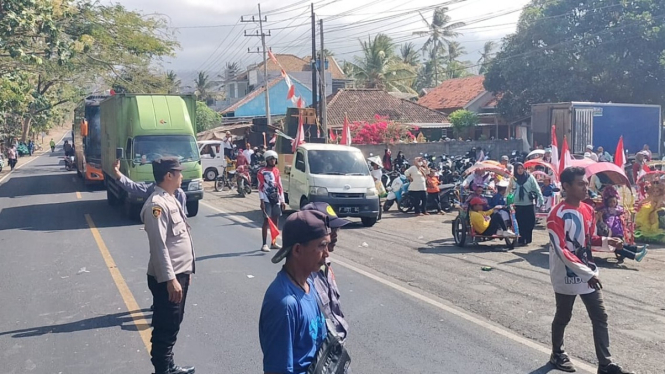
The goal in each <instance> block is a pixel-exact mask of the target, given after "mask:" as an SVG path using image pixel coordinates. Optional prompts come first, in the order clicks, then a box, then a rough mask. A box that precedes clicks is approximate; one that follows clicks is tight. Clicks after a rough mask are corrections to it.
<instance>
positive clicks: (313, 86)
mask: <svg viewBox="0 0 665 374" xmlns="http://www.w3.org/2000/svg"><path fill="white" fill-rule="evenodd" d="M310 64H312V106H313V107H314V111H316V104H317V100H316V90H317V87H318V86H317V85H316V15H315V14H314V3H312V58H311V60H310ZM317 116H318V115H317Z"/></svg>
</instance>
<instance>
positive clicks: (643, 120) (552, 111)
mask: <svg viewBox="0 0 665 374" xmlns="http://www.w3.org/2000/svg"><path fill="white" fill-rule="evenodd" d="M662 123H663V122H662V119H661V107H660V105H641V104H614V103H589V102H567V103H547V104H535V105H532V106H531V130H532V139H531V144H532V145H533V144H534V143H535V144H539V145H545V146H547V145H549V144H552V139H551V137H552V136H551V133H552V130H551V128H552V125H556V136H557V142H558V144H559V146H561V145H562V143H563V136H564V135H565V136H566V139H567V140H568V146H569V148H570V151H571V153H577V154H582V153H584V152H585V148H586V146H587V145H593V146H594V150H595V149H597V148H598V147H599V146H602V147H603V148H605V150H606V151H608V152H610V153H613V152H614V150H615V149H616V146H617V142H618V141H619V137H621V136H623V142H624V143H623V144H624V149H625V150H626V151H627V152H629V153H635V152H637V151H639V150H641V149H642V147H643V146H644V145H645V144H648V145H649V148H650V149H651V151H652V152H653V153H654V154H658V155H661V154H662V152H661V148H662V143H661V132H662Z"/></svg>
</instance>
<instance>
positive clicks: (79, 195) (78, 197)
mask: <svg viewBox="0 0 665 374" xmlns="http://www.w3.org/2000/svg"><path fill="white" fill-rule="evenodd" d="M76 198H77V199H80V198H81V193H80V192H78V191H76Z"/></svg>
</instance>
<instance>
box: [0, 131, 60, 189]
mask: <svg viewBox="0 0 665 374" xmlns="http://www.w3.org/2000/svg"><path fill="white" fill-rule="evenodd" d="M67 134H68V132H65V133H64V134H63V135H62V138H60V140H59V141H58V143H57V144H60V143H62V140H63V139H64V138H65V136H66V135H67ZM45 154H46V151H45V152H43V153H42V154H41V155H39V156H37V157H35V158H33V159H32V160H30V161H26V162H24V163H22V164H20V165H18V166H17V167H15V168H14V170H17V169H20V168H22V167H24V166H25V165H27V164H29V163H31V162H33V161H35V160H36V159H38V158H40V157H42V156H43V155H45ZM14 170H10V171H9V173H7V175H5V176H4V177H2V178H1V179H0V184H2V182H3V181H4V180H5V179H7V177H9V176H10V175H12V172H14Z"/></svg>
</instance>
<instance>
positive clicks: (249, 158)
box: [242, 149, 254, 162]
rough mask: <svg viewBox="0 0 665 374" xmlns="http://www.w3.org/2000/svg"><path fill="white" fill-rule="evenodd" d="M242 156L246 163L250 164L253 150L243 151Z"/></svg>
mask: <svg viewBox="0 0 665 374" xmlns="http://www.w3.org/2000/svg"><path fill="white" fill-rule="evenodd" d="M242 154H243V155H244V156H245V158H246V159H247V162H251V161H252V155H253V154H254V150H253V149H245V150H244V151H242Z"/></svg>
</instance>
